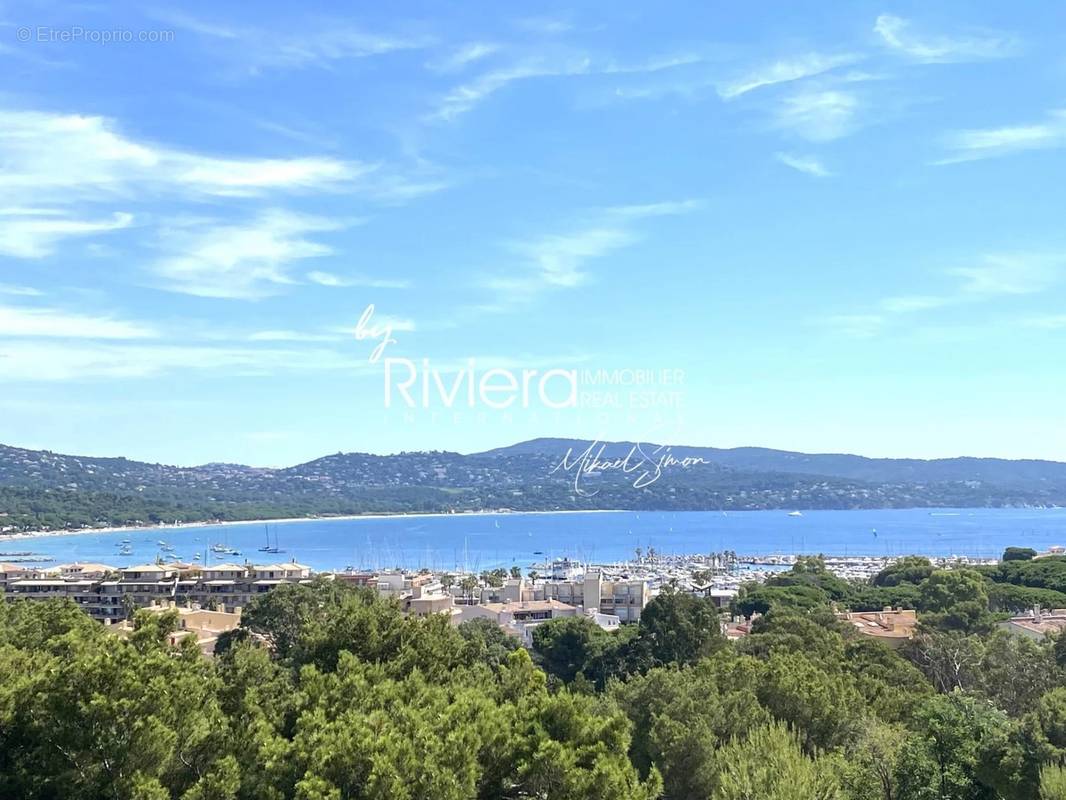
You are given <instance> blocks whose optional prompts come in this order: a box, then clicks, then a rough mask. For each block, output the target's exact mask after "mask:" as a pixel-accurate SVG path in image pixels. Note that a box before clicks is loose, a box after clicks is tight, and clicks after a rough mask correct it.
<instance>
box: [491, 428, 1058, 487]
mask: <svg viewBox="0 0 1066 800" xmlns="http://www.w3.org/2000/svg"><path fill="white" fill-rule="evenodd" d="M592 443H593V442H592V440H588V439H550V438H541V439H530V440H528V441H524V442H519V443H518V444H513V445H510V446H508V447H499V448H496V449H493V450H487V451H485V452H483V453H477V454H475V455H485V456H496V455H505V454H506V455H518V454H529V453H542V454H548V453H559V454H562V453H565V452H567V450H568V449H572V450H573V452H575V453H581V452H583V451H584V450H585V449H586V448H588V447H589V445H591V444H592ZM600 444H605V445H606V447H607V449H606V453H607V454H608V455H611V456H619V455H624V454H625V453H626V452H629V450H630V449H631V448H633V447H634V446H636V444H637V443H636V442H601V443H600ZM640 446H641V448H642V449H643V450H644V451H645V452H647V453H649V454H650V453H652V452H653V451H654V449H655V448H657V447H660V445H656V444H650V443H647V442H643V443H641V444H640ZM664 447H669V449H670V452H672V453H673V454H674V455H675V456H677V457H684V456H693V457H698V458H704V459H706V460H708V461H710V462H712V463H714V464H718V465H720V466H722V467H728V468H730V469H738V470H744V471H751V472H781V473H793V474H800V475H826V476H832V477H837V478H848V479H852V480H861V481H889V482H904V483H914V482H919V483H921V482H929V483H940V482H943V481H981V482H985V483H995V484H1000V485H1005V486H1021V485H1026V484H1031V483H1033V482H1036V481H1039V482H1049V481H1050V482H1054V483H1056V484H1062V485H1066V463H1064V462H1061V461H1043V460H1038V459H1020V460H1011V459H1003V458H975V457H968V456H960V457H958V458H936V459H917V458H868V457H866V456H858V455H851V454H848V453H799V452H794V451H790V450H773V449H771V448H766V447H734V448H728V449H721V448H717V447H693V446H689V445H684V446H677V445H668V446H664Z"/></svg>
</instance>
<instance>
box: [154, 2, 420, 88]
mask: <svg viewBox="0 0 1066 800" xmlns="http://www.w3.org/2000/svg"><path fill="white" fill-rule="evenodd" d="M155 16H156V18H157V19H160V20H161V21H165V22H167V23H168V24H170V25H172V26H174V27H176V28H179V29H182V30H186V31H189V32H190V33H195V34H197V35H199V36H201V37H203V38H204V39H205V40H208V41H211V40H214V41H215V42H217V44H218V47H217V48H216V51H215V52H216V53H217V54H218V56H219V57H220V58H222V59H224V60H227V61H235V62H237V63H238V64H239V66H240V68H241V70H242V72H244V73H246V74H249V75H258V74H260V73H261V72H263V71H265V70H272V69H278V70H285V69H303V68H308V67H315V68H320V69H327V68H329V67H331V65H332V64H334V63H335V62H338V61H347V60H352V59H361V58H369V57H371V56H381V55H385V54H388V53H394V52H397V51H402V50H417V49H421V48H424V47H426V46H427V45H428V44H430V39H428V38H427V37H424V36H405V35H395V34H386V33H377V32H371V31H367V30H364V29H362V28H358V27H354V26H352V25H351V24H349V23H347V22H345V21H341V20H334V21H332V22H330V23H328V24H323V25H321V26H320V27H312V25H311V24H310V23H309V22H307V20H301V21H300V23H299V24H298V25H294V26H292V27H290V28H289V29H288V30H279V29H277V28H272V29H266V28H257V27H254V26H247V25H240V24H230V23H226V22H216V21H212V20H206V19H202V18H198V17H194V16H192V15H190V14H188V13H186V12H181V11H172V10H168V11H166V12H160V13H156V14H155Z"/></svg>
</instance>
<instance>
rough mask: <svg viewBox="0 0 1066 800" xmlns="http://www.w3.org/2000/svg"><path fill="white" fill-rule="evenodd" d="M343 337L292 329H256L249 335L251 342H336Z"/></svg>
mask: <svg viewBox="0 0 1066 800" xmlns="http://www.w3.org/2000/svg"><path fill="white" fill-rule="evenodd" d="M342 338H343V337H342V336H340V335H339V334H333V333H307V332H305V331H292V330H273V331H256V332H255V333H252V334H249V335H248V341H249V342H336V341H340V340H341V339H342Z"/></svg>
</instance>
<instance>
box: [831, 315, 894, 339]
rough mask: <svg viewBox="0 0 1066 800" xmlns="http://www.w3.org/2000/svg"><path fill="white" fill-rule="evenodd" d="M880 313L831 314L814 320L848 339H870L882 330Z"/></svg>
mask: <svg viewBox="0 0 1066 800" xmlns="http://www.w3.org/2000/svg"><path fill="white" fill-rule="evenodd" d="M885 322H886V320H885V318H884V317H883V316H881V315H880V314H832V315H829V316H826V317H823V318H821V319H817V320H815V323H816V324H818V325H819V326H821V327H823V328H826V329H828V330H830V331H832V332H833V333H835V334H836V335H838V336H844V337H847V338H849V339H870V338H872V337H874V336H877V335H878V334H879V333H881V332H882V331H883V330H884V327H885Z"/></svg>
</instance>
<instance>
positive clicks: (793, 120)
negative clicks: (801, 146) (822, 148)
mask: <svg viewBox="0 0 1066 800" xmlns="http://www.w3.org/2000/svg"><path fill="white" fill-rule="evenodd" d="M858 110H859V99H858V97H857V96H856V95H855V94H854V93H853V92H845V91H843V90H839V89H805V90H802V91H799V92H796V93H795V94H792V95H789V96H787V97H785V98H784V99H783V100H782V101H781V105H780V106H779V107H778V109H777V114H776V124H777V126H778V127H780V128H784V129H787V130H790V131H792V132H794V133H796V134H798V135H799V136H801V137H803V138H804V139H808V140H810V141H812V142H828V141H832V140H834V139H840V138H841V137H844V136H847V135H848V134H849V133H851V132H852V131H854V130H855V128H856V127H857V124H858V123H857V119H856V114H857V112H858Z"/></svg>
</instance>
